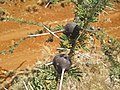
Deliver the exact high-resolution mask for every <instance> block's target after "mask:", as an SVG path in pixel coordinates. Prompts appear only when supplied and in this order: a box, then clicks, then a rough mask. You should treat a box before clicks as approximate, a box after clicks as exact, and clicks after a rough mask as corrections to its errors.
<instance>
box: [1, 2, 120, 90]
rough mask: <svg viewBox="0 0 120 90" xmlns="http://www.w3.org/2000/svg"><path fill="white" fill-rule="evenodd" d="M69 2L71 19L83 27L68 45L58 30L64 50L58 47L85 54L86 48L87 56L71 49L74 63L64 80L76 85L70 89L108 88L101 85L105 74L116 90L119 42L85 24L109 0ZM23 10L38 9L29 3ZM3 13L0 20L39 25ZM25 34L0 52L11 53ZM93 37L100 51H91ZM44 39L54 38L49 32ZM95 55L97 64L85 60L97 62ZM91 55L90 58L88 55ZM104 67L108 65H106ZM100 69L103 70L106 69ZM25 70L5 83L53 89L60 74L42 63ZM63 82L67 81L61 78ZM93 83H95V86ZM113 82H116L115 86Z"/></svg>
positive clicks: (13, 86) (119, 68)
mask: <svg viewBox="0 0 120 90" xmlns="http://www.w3.org/2000/svg"><path fill="white" fill-rule="evenodd" d="M59 1H61V0H53V3H54V4H55V3H57V2H59ZM68 1H71V0H68ZM73 2H74V3H75V5H76V7H75V8H76V9H75V16H76V17H75V20H74V22H76V23H77V24H78V25H79V26H80V27H81V28H83V30H81V31H80V33H79V36H78V37H77V38H76V39H75V40H74V41H75V44H74V46H72V42H73V39H71V38H68V37H67V36H66V35H65V34H62V35H61V36H60V39H62V41H60V48H63V49H64V50H59V51H60V52H61V51H62V52H63V53H66V51H68V50H70V49H73V50H74V51H76V52H79V51H82V52H83V54H85V53H86V52H87V53H90V55H91V56H90V57H89V58H88V57H86V56H85V58H82V57H81V55H80V53H77V54H76V53H74V54H73V56H72V58H71V59H72V62H73V63H74V64H73V66H72V67H71V68H70V70H69V71H68V73H66V75H65V77H64V80H67V78H71V79H72V81H73V82H74V83H77V84H75V85H78V86H76V87H74V90H75V89H76V90H79V89H81V90H82V89H83V88H84V89H83V90H86V89H85V88H87V89H88V88H89V89H90V90H93V89H96V90H98V89H100V90H112V89H113V88H110V87H109V85H107V84H106V85H103V84H105V79H106V77H107V76H108V77H107V78H109V79H110V83H112V84H113V87H114V88H115V90H117V87H118V90H119V88H120V87H119V85H120V61H119V60H118V59H119V57H118V56H119V55H120V42H118V41H117V40H115V39H114V38H112V37H110V36H108V35H107V34H106V33H105V32H104V30H103V29H102V28H101V29H99V28H91V26H90V25H89V23H91V22H97V16H98V15H99V13H100V12H102V10H104V9H105V8H106V6H107V5H109V3H110V1H109V0H73ZM26 10H27V11H28V12H32V13H34V12H36V11H37V10H38V8H36V7H34V6H33V7H32V8H31V6H30V7H28V8H27V9H26ZM2 11H3V10H2ZM3 14H4V13H2V15H1V12H0V20H1V21H14V22H18V23H22V24H30V25H37V26H40V27H41V26H42V23H38V22H34V21H26V20H23V19H17V18H13V17H8V16H7V17H6V16H4V15H3ZM62 28H63V26H60V25H58V26H57V27H56V28H55V29H57V30H59V29H62ZM85 29H88V30H92V31H90V32H89V31H85ZM41 33H43V30H38V31H36V32H35V33H30V35H33V34H41ZM28 38H29V39H30V38H32V37H29V36H28V37H24V38H21V39H20V40H19V41H17V42H15V44H14V45H13V46H10V48H9V49H8V50H3V51H1V52H0V54H7V53H8V52H10V53H13V52H14V50H15V49H16V47H18V46H19V44H20V43H22V42H23V41H25V40H26V39H28ZM91 38H92V40H91ZM93 39H94V41H95V40H98V41H99V42H100V45H101V51H99V53H91V51H92V50H93V48H95V46H94V47H93V46H92V45H94V43H96V42H94V43H93ZM47 41H52V42H53V41H54V40H53V35H51V36H50V37H49V38H48V40H47ZM91 47H93V48H91ZM96 52H97V51H96ZM93 54H94V55H93ZM95 55H97V56H99V57H103V58H102V59H100V60H101V61H100V62H102V63H99V64H97V63H95V64H91V63H88V61H89V60H90V62H92V61H93V59H94V61H96V62H97V59H98V58H96V56H95ZM80 57H81V58H80ZM91 57H93V58H92V59H91ZM104 57H105V58H104ZM82 61H85V62H84V65H83V64H82V65H81V64H80V63H82ZM109 64H110V65H109ZM104 65H106V66H104ZM107 65H108V67H107ZM106 67H107V68H108V69H106ZM104 70H106V71H107V72H108V73H107V72H106V71H104ZM25 72H28V73H27V74H25V73H23V74H20V75H16V76H15V77H14V78H13V80H12V81H11V82H10V83H11V84H10V83H9V84H10V89H15V90H21V89H22V90H25V89H26V86H27V88H28V89H31V88H33V89H34V90H56V89H57V84H58V82H59V79H60V77H57V73H56V71H55V69H54V68H53V66H52V65H48V66H47V65H45V64H42V65H41V64H40V65H37V64H36V65H35V67H32V69H28V70H26V71H25ZM104 73H105V74H104ZM106 73H107V74H106ZM90 75H92V76H90ZM99 75H102V76H100V77H98V79H101V78H102V77H103V76H105V75H106V76H105V77H104V78H102V80H101V82H99V81H100V80H96V78H95V77H97V76H99ZM88 78H90V79H93V80H95V81H93V84H95V85H93V86H92V85H91V84H90V83H92V82H91V81H90V79H89V80H88V81H85V80H87V79H88ZM24 81H25V82H24ZM79 81H81V82H79ZM64 83H67V82H66V81H64ZM79 83H81V84H82V85H84V86H82V85H80V84H79ZM86 83H88V85H86ZM97 84H99V85H98V86H97ZM65 85H67V84H65ZM115 85H117V87H116V86H115ZM64 88H65V87H64ZM26 90H27V89H26Z"/></svg>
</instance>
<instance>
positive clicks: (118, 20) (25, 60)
mask: <svg viewBox="0 0 120 90" xmlns="http://www.w3.org/2000/svg"><path fill="white" fill-rule="evenodd" d="M33 3H35V2H34V0H33ZM30 4H31V3H30V2H29V1H28V2H26V3H17V5H15V4H14V3H8V4H3V5H0V6H1V7H2V8H4V9H6V10H7V12H9V14H10V15H12V16H15V17H18V18H23V19H25V20H34V21H36V22H53V23H54V22H55V23H57V24H65V23H66V21H70V20H71V19H72V18H73V17H74V10H73V7H74V6H73V5H72V4H70V5H67V6H65V7H61V6H54V7H51V8H44V7H40V6H39V7H38V11H36V12H34V13H29V12H27V11H26V10H25V8H26V7H27V6H28V5H30ZM9 6H10V7H9ZM114 9H115V10H111V11H108V10H107V14H106V13H104V14H101V15H100V20H101V21H100V22H98V23H94V24H92V25H94V26H99V27H102V28H106V29H107V31H106V32H107V33H108V34H110V35H112V36H113V37H115V38H117V39H118V40H119V41H120V35H119V34H120V30H119V29H120V5H118V4H116V5H115V7H114ZM66 12H67V13H66ZM105 19H109V20H108V21H106V22H103V21H104V20H105ZM62 21H65V22H62ZM48 24H49V23H48ZM51 25H52V24H51ZM54 25H55V24H54ZM38 29H40V27H37V26H32V25H26V24H19V23H16V22H0V50H4V49H8V48H9V46H11V45H13V44H14V42H15V41H17V40H19V39H20V38H22V37H25V36H27V34H28V33H32V32H35V31H37V30H38ZM46 39H47V37H46V36H44V37H37V38H32V39H28V40H26V41H25V42H23V43H21V44H20V45H19V46H18V47H17V48H16V50H15V52H14V53H12V54H6V55H0V69H1V70H2V69H5V70H13V69H23V68H25V67H27V66H29V65H33V64H34V63H35V62H36V61H37V60H44V59H43V58H44V57H46V55H48V56H50V55H52V54H53V53H54V52H53V51H55V50H56V47H58V46H59V41H58V40H57V39H55V42H52V43H46V42H45V40H46ZM47 47H50V49H48V48H47Z"/></svg>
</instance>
